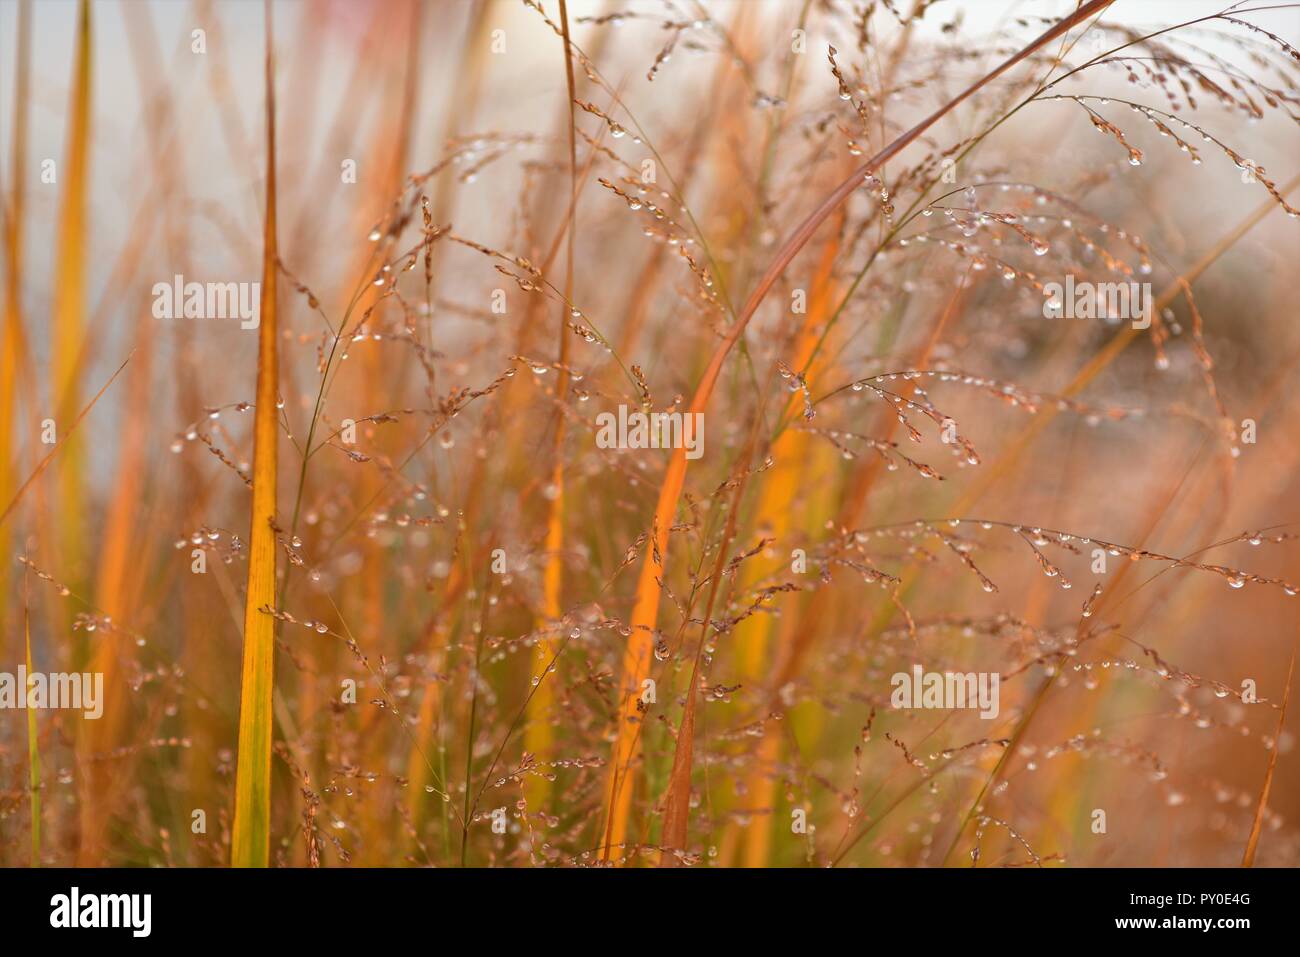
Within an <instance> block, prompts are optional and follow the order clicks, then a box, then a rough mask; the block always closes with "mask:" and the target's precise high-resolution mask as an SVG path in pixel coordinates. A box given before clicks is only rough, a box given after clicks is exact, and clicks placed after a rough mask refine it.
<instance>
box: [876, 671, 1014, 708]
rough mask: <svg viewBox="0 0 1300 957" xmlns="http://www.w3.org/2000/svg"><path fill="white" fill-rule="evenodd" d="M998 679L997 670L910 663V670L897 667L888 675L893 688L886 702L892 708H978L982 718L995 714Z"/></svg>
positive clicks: (1000, 679)
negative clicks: (925, 667)
mask: <svg viewBox="0 0 1300 957" xmlns="http://www.w3.org/2000/svg"><path fill="white" fill-rule="evenodd" d="M1001 682H1002V676H1001V675H999V674H998V673H997V672H996V671H994V672H988V671H968V672H956V671H943V672H940V671H924V670H922V668H921V666H920V665H912V671H911V673H908V672H906V671H900V672H898V673H896V674H895V675H894V676H893V677H892V678H890V679H889V683H890V684H891V685H892V686H893V688H894V691H893V693H892V694H891V695H890V696H889V703H890V704H891V705H893V706H894V707H895V708H945V709H946V708H978V709H979V713H980V717H981V718H985V719H989V718H996V717H997V716H998V710H999V707H998V698H999V693H998V688H999V685H1000V684H1001Z"/></svg>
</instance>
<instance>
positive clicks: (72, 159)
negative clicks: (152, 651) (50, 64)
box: [52, 0, 91, 578]
mask: <svg viewBox="0 0 1300 957" xmlns="http://www.w3.org/2000/svg"><path fill="white" fill-rule="evenodd" d="M77 20H78V27H77V46H76V54H75V60H74V65H73V78H72V98H71V103H70V105H69V109H68V117H69V119H68V133H67V154H66V159H65V160H64V164H63V169H62V170H60V171H59V178H60V180H61V182H62V183H63V207H62V210H61V213H60V218H59V239H58V252H57V255H56V262H57V263H58V284H57V285H56V286H55V289H54V305H53V311H54V334H53V353H52V364H53V370H52V371H53V388H54V391H53V403H54V404H53V408H54V410H55V413H56V416H57V417H58V418H59V419H62V418H65V417H66V416H67V415H69V414H70V413H71V411H72V410H73V409H75V408H76V407H77V403H78V396H77V367H78V365H79V361H80V358H81V351H82V346H83V342H82V339H83V333H84V329H83V326H84V322H85V311H86V185H87V179H88V178H89V148H90V111H91V105H90V76H91V23H90V0H81V5H80V7H79V9H78V16H77ZM82 459H83V453H82V446H81V443H80V442H77V441H74V442H71V443H70V444H69V445H68V449H67V452H66V453H65V455H64V461H63V463H62V464H63V468H62V469H61V470H60V472H59V493H58V500H59V527H60V536H59V538H60V552H61V555H60V557H61V560H62V562H63V565H64V567H65V568H66V569H68V571H69V572H70V573H71V575H72V576H73V577H74V578H79V577H80V575H81V574H82V571H83V570H82V568H81V567H80V563H81V545H82V542H81V536H82V528H81V510H82V508H83V507H84V503H85V496H84V495H83V494H82V491H81V486H82V482H83V477H84V474H85V469H84V467H83V462H82Z"/></svg>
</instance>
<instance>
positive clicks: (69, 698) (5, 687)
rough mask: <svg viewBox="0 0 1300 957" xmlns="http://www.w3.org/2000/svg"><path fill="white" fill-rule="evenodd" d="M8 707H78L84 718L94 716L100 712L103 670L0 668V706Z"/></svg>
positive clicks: (102, 704)
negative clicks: (29, 670) (43, 671)
mask: <svg viewBox="0 0 1300 957" xmlns="http://www.w3.org/2000/svg"><path fill="white" fill-rule="evenodd" d="M8 708H12V709H18V710H22V709H24V708H31V709H32V710H34V711H35V710H44V709H46V708H53V709H63V710H73V711H76V710H81V711H84V712H85V717H86V718H88V719H90V720H92V721H93V720H96V719H97V718H99V717H101V716H102V715H103V714H104V673H103V672H102V671H95V672H90V671H87V672H77V671H74V672H63V671H52V672H50V673H49V674H43V673H42V672H39V671H33V672H30V673H29V672H28V671H27V669H26V667H24V666H23V665H19V666H18V673H17V674H13V673H11V672H8V671H0V709H8Z"/></svg>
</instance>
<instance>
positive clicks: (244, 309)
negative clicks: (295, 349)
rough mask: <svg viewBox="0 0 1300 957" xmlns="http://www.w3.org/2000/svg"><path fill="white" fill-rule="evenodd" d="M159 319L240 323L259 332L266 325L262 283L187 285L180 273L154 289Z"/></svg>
mask: <svg viewBox="0 0 1300 957" xmlns="http://www.w3.org/2000/svg"><path fill="white" fill-rule="evenodd" d="M153 315H154V318H155V319H238V320H240V322H239V328H241V329H256V328H257V327H258V325H260V324H261V322H262V284H261V283H260V282H186V281H185V277H184V276H182V275H180V274H179V273H178V274H177V275H175V276H173V277H172V281H171V282H169V283H167V282H156V283H154V285H153Z"/></svg>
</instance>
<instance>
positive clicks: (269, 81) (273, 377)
mask: <svg viewBox="0 0 1300 957" xmlns="http://www.w3.org/2000/svg"><path fill="white" fill-rule="evenodd" d="M265 19H266V232H265V236H264V240H263V249H262V317H261V324H260V325H259V326H258V341H257V404H256V410H255V416H256V417H255V421H254V424H253V515H252V526H251V529H250V532H249V549H248V593H247V597H246V599H245V605H244V666H243V679H242V682H241V686H240V699H239V759H238V764H237V766H236V769H235V822H234V832H233V835H232V838H231V844H232V846H231V857H230V862H231V865H232V866H234V867H266V866H267V864H268V863H269V862H270V851H271V720H272V716H271V697H272V691H273V688H274V667H275V619H274V618H272V617H271V616H270V615H268V614H266V613H265V611H264V609H270V608H272V607H274V605H275V547H276V546H275V529H274V527H273V523H274V521H275V498H276V494H275V493H276V442H277V440H278V437H279V436H278V432H279V426H278V423H277V421H276V411H277V410H276V403H277V400H278V382H277V380H278V359H277V341H276V339H277V335H278V332H277V322H276V295H275V294H276V271H277V268H278V267H277V261H278V253H277V250H276V224H275V208H276V203H275V71H274V63H273V59H272V49H273V34H272V31H271V4H270V2H269V0H267V2H266V9H265Z"/></svg>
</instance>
